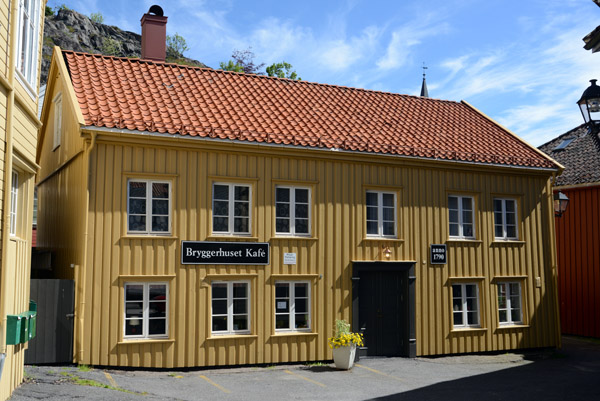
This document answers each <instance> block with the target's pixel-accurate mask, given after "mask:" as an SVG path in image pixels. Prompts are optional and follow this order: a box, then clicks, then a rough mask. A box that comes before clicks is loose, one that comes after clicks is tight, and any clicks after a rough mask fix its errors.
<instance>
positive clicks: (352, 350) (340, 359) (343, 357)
mask: <svg viewBox="0 0 600 401" xmlns="http://www.w3.org/2000/svg"><path fill="white" fill-rule="evenodd" d="M355 354H356V344H351V345H348V346H346V347H339V348H334V349H333V362H334V363H335V367H336V368H338V369H344V370H348V369H352V365H354V356H355Z"/></svg>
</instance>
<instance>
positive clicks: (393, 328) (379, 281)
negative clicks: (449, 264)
mask: <svg viewBox="0 0 600 401" xmlns="http://www.w3.org/2000/svg"><path fill="white" fill-rule="evenodd" d="M359 277H360V281H359V312H358V319H359V328H360V329H361V331H362V332H363V334H364V336H365V346H366V347H367V355H368V356H406V353H407V351H406V350H407V341H408V308H407V303H406V299H407V291H408V286H407V278H408V277H407V273H406V272H403V271H362V272H360V276H359Z"/></svg>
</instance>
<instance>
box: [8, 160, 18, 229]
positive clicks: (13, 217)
mask: <svg viewBox="0 0 600 401" xmlns="http://www.w3.org/2000/svg"><path fill="white" fill-rule="evenodd" d="M11 177H12V179H11V184H10V211H9V216H10V220H9V221H10V236H11V237H15V236H16V235H17V229H18V223H19V222H18V220H17V219H18V218H19V173H18V172H17V171H14V170H13V172H12V174H11Z"/></svg>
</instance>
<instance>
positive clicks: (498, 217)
mask: <svg viewBox="0 0 600 401" xmlns="http://www.w3.org/2000/svg"><path fill="white" fill-rule="evenodd" d="M503 221H504V219H503V218H502V213H500V212H494V224H496V225H502V223H503Z"/></svg>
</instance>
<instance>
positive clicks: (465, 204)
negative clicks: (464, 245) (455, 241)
mask: <svg viewBox="0 0 600 401" xmlns="http://www.w3.org/2000/svg"><path fill="white" fill-rule="evenodd" d="M448 221H449V223H450V237H452V238H475V230H474V224H473V221H474V219H473V198H472V197H470V196H454V195H452V196H448Z"/></svg>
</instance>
